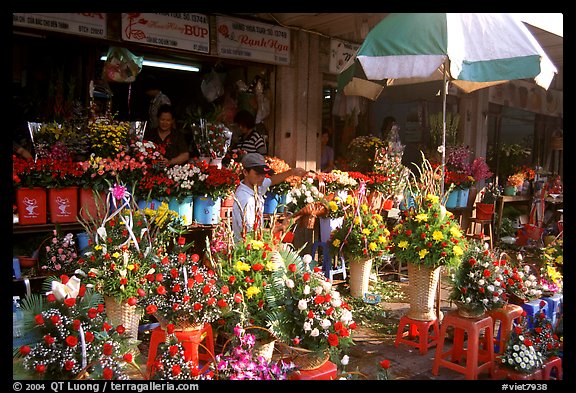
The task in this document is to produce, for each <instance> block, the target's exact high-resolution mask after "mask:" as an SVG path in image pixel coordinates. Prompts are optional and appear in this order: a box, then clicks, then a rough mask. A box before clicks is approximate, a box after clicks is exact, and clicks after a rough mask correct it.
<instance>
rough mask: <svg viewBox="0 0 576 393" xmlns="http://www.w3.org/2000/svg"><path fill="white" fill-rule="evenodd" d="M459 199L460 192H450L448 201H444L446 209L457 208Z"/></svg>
mask: <svg viewBox="0 0 576 393" xmlns="http://www.w3.org/2000/svg"><path fill="white" fill-rule="evenodd" d="M459 197H460V190H452V191H450V193H449V194H448V200H447V201H446V208H448V209H454V208H455V207H458V199H459Z"/></svg>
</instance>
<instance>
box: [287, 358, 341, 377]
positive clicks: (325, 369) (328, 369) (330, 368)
mask: <svg viewBox="0 0 576 393" xmlns="http://www.w3.org/2000/svg"><path fill="white" fill-rule="evenodd" d="M337 377H338V375H337V369H336V364H334V363H332V362H331V361H327V362H326V363H324V364H323V365H321V366H320V367H318V368H315V369H313V370H297V371H294V372H292V373H290V374H289V375H288V379H289V380H316V381H320V380H322V381H326V380H334V379H337Z"/></svg>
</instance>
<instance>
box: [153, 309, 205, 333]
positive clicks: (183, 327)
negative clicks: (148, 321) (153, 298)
mask: <svg viewBox="0 0 576 393" xmlns="http://www.w3.org/2000/svg"><path fill="white" fill-rule="evenodd" d="M153 315H154V317H155V318H156V319H157V320H158V322H160V326H161V327H162V329H164V330H166V326H168V325H169V324H170V323H171V322H170V321H168V320H167V319H166V318H164V316H163V315H161V314H158V313H154V314H153ZM203 326H204V324H203V323H198V322H190V321H188V316H187V315H181V316H179V317H178V318H177V322H176V323H174V331H178V332H189V331H193V330H200V329H202V327H203Z"/></svg>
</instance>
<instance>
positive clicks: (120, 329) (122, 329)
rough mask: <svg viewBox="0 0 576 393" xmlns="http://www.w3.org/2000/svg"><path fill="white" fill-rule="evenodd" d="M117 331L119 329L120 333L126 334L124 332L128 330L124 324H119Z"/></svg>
mask: <svg viewBox="0 0 576 393" xmlns="http://www.w3.org/2000/svg"><path fill="white" fill-rule="evenodd" d="M116 331H117V332H118V333H119V334H124V332H126V328H125V327H124V326H122V325H118V326H117V327H116Z"/></svg>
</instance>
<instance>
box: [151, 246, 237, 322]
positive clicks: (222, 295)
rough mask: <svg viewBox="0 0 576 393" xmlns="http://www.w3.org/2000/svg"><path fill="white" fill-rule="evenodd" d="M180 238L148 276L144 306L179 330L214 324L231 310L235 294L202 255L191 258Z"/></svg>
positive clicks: (160, 319) (153, 265) (153, 266)
mask: <svg viewBox="0 0 576 393" xmlns="http://www.w3.org/2000/svg"><path fill="white" fill-rule="evenodd" d="M184 242H185V239H184V238H182V237H181V238H179V239H178V246H177V247H176V248H175V249H174V251H173V252H171V253H169V254H167V255H164V256H161V258H160V260H159V261H158V262H156V263H153V264H152V265H151V268H150V270H149V271H148V274H147V275H146V280H147V284H146V286H145V287H146V288H145V293H146V294H145V298H144V300H143V306H144V307H145V309H146V313H147V314H150V315H154V316H156V318H157V319H158V320H159V321H161V323H163V324H164V325H168V324H172V325H174V326H176V328H181V327H187V326H190V325H197V324H203V323H212V322H214V321H216V320H217V319H218V318H220V317H222V316H223V315H226V314H227V313H229V312H230V311H231V308H232V304H233V295H232V293H231V291H230V288H229V286H228V285H226V283H225V282H224V281H223V280H222V279H221V278H220V276H218V275H217V274H216V272H215V271H214V270H212V269H209V268H207V267H206V266H204V265H203V264H202V263H201V261H200V258H199V256H198V254H191V255H188V254H187V253H186V252H185V251H184V250H183V249H182V246H183V244H184Z"/></svg>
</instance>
